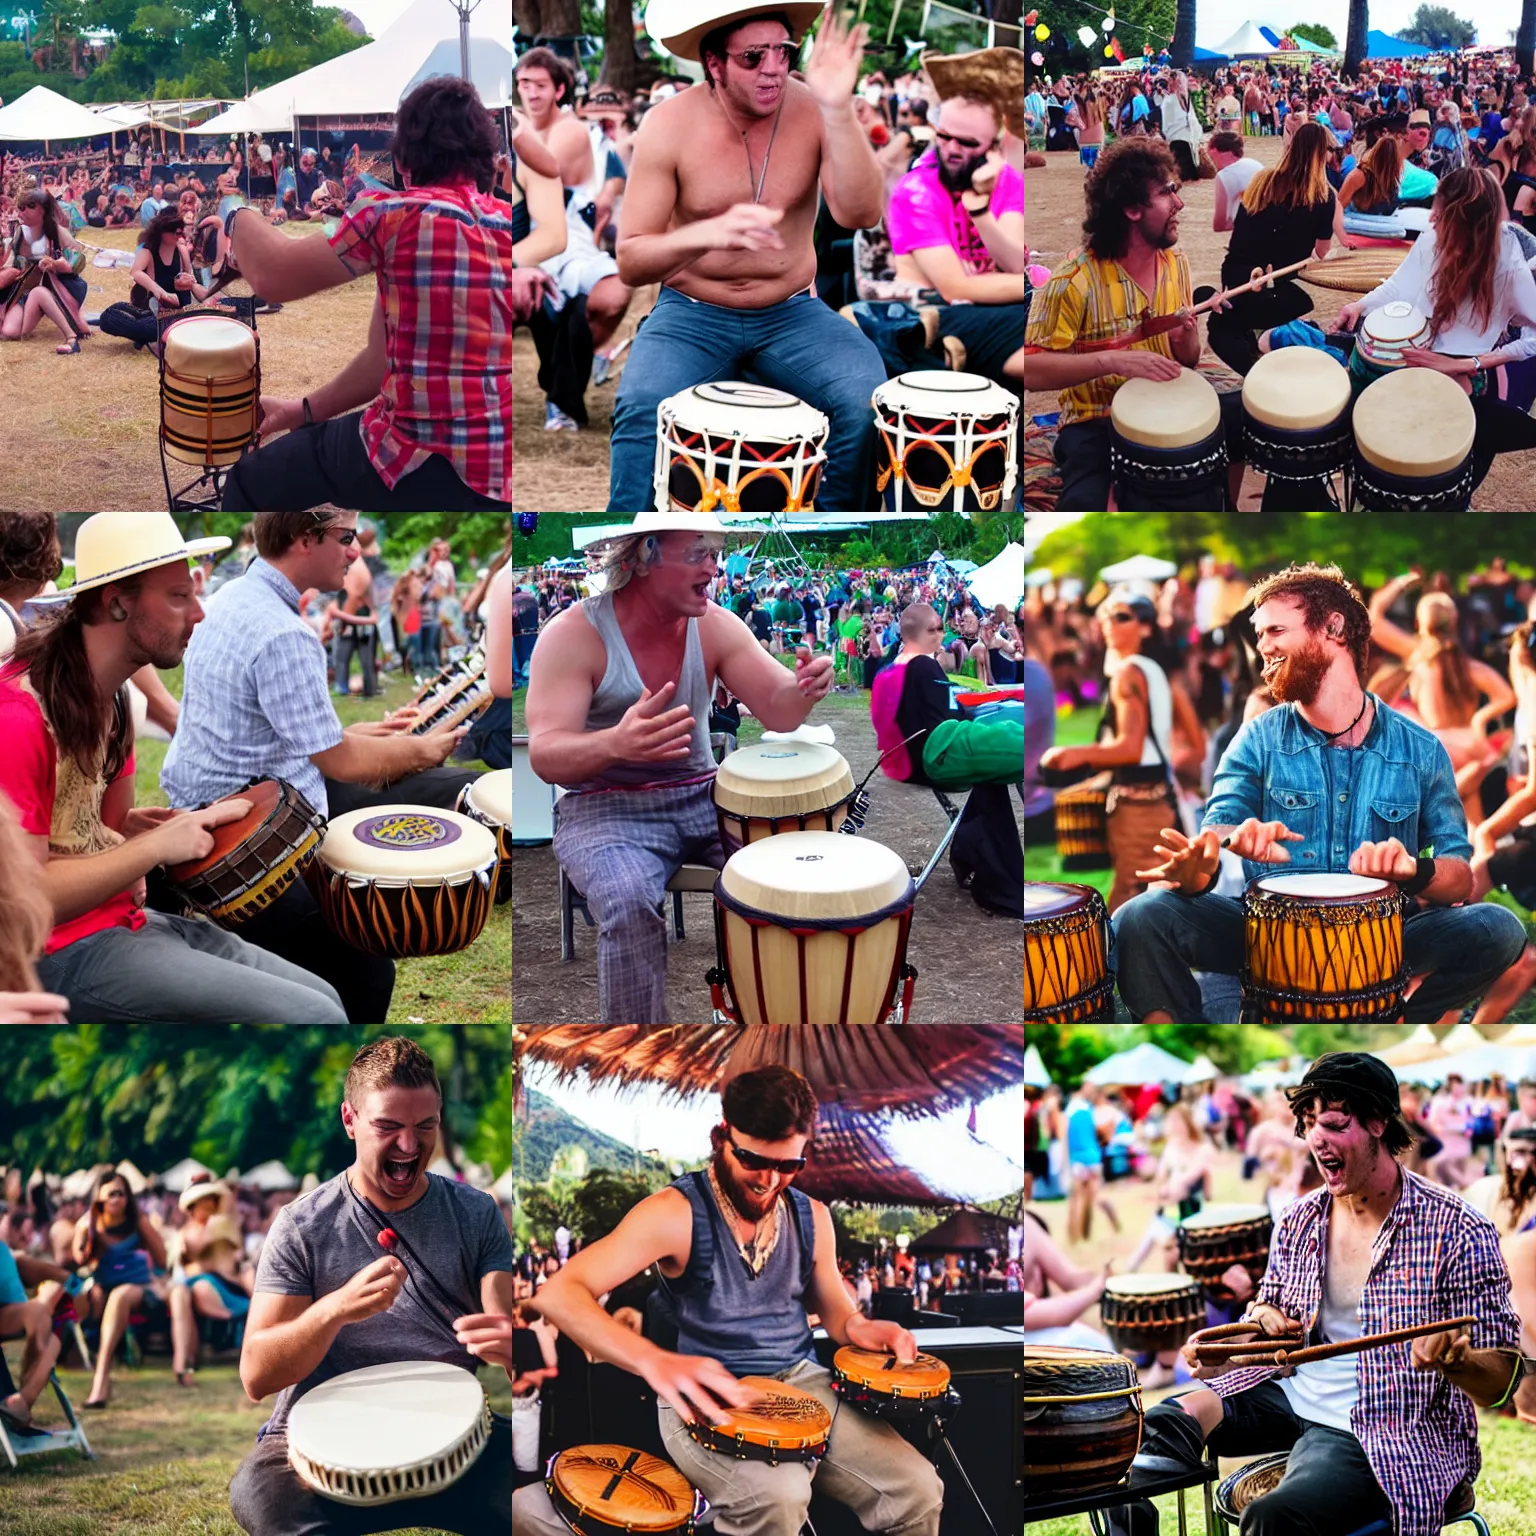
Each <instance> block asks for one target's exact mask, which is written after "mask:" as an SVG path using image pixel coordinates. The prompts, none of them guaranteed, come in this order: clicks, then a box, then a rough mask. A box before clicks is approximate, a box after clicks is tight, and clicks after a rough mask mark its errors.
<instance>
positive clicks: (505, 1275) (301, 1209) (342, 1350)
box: [229, 1038, 513, 1536]
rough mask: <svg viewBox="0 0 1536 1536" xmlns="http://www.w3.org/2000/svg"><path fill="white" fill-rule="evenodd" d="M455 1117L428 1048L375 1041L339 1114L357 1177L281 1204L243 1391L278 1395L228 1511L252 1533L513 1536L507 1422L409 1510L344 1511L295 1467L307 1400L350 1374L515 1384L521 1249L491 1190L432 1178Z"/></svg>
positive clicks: (409, 1454)
mask: <svg viewBox="0 0 1536 1536" xmlns="http://www.w3.org/2000/svg"><path fill="white" fill-rule="evenodd" d="M442 1110H443V1092H442V1088H441V1086H440V1085H439V1083H438V1079H437V1073H436V1071H435V1070H434V1068H433V1065H432V1059H431V1057H429V1056H428V1055H427V1053H426V1052H425V1051H423V1050H422V1048H421V1047H420V1046H419V1045H417V1044H416V1042H415V1041H413V1040H403V1039H399V1038H393V1039H383V1040H375V1041H373V1042H372V1043H371V1044H369V1045H365V1046H364V1047H363V1048H362V1050H360V1051H359V1052H358V1053H357V1055H356V1056H355V1057H354V1058H353V1061H352V1065H351V1068H350V1069H349V1071H348V1072H347V1081H346V1094H345V1098H344V1099H343V1101H342V1105H341V1123H342V1125H343V1126H344V1127H345V1128H346V1132H347V1136H348V1138H349V1139H350V1140H351V1141H353V1142H355V1143H356V1146H357V1154H356V1157H355V1159H354V1161H353V1163H352V1166H351V1167H350V1168H348V1169H346V1170H345V1171H344V1172H342V1173H340V1174H338V1175H337V1176H336V1177H335V1178H334V1179H328V1180H326V1182H325V1183H324V1184H322V1185H321V1186H320V1187H319V1188H318V1189H316V1190H314V1191H313V1192H312V1193H310V1194H307V1195H301V1196H300V1197H299V1199H297V1200H295V1201H294V1202H293V1204H292V1205H287V1206H284V1207H283V1209H282V1210H281V1211H279V1212H278V1214H277V1217H276V1219H275V1220H274V1221H273V1223H272V1230H271V1232H270V1233H269V1234H268V1235H267V1240H266V1243H265V1245H264V1246H263V1247H262V1250H261V1263H260V1265H259V1266H258V1268H257V1270H256V1291H255V1295H253V1296H252V1298H251V1310H250V1315H249V1318H248V1320H247V1323H246V1330H245V1344H244V1348H243V1349H242V1351H241V1354H240V1380H241V1383H242V1384H243V1385H244V1387H245V1390H246V1393H247V1395H248V1396H249V1397H250V1399H251V1401H252V1402H260V1401H261V1399H262V1398H264V1397H267V1396H268V1395H269V1394H271V1393H273V1392H276V1393H277V1394H278V1399H277V1402H276V1404H275V1405H274V1407H273V1410H272V1417H271V1418H270V1419H268V1421H267V1422H266V1424H265V1425H263V1426H262V1428H261V1430H260V1431H259V1433H258V1435H257V1440H256V1449H255V1450H254V1451H252V1452H251V1454H250V1455H249V1456H247V1457H246V1459H245V1460H244V1461H243V1462H242V1463H241V1464H240V1468H239V1470H238V1471H237V1472H236V1473H235V1476H234V1479H233V1480H232V1481H231V1483H230V1485H229V1505H230V1510H231V1512H232V1513H233V1514H234V1517H235V1519H236V1520H237V1521H238V1522H239V1524H240V1528H241V1529H242V1530H243V1531H246V1532H248V1533H249V1536H300V1533H303V1536H367V1533H371V1532H377V1531H396V1530H402V1529H407V1528H412V1527H416V1526H428V1527H430V1528H432V1529H433V1530H439V1529H440V1530H444V1531H455V1532H458V1533H460V1536H484V1533H485V1532H487V1531H498V1530H500V1531H504V1530H505V1529H506V1526H507V1506H508V1503H509V1502H510V1500H511V1497H512V1430H511V1426H510V1425H509V1424H508V1423H507V1422H506V1421H505V1420H503V1419H497V1420H496V1421H495V1422H494V1423H493V1425H492V1428H491V1433H490V1442H489V1444H488V1445H486V1447H485V1449H484V1451H483V1452H482V1453H481V1454H480V1456H479V1457H478V1459H477V1460H476V1461H475V1462H474V1463H473V1465H471V1466H470V1467H469V1469H468V1470H467V1471H466V1472H465V1473H464V1474H463V1475H462V1476H461V1477H460V1478H459V1479H458V1480H457V1481H456V1482H454V1483H453V1484H452V1486H451V1487H448V1488H446V1489H443V1490H442V1491H441V1492H438V1493H435V1494H431V1495H429V1496H427V1497H425V1498H414V1499H407V1500H406V1501H404V1502H403V1503H396V1504H385V1505H382V1506H378V1507H374V1508H369V1509H361V1508H352V1507H349V1506H347V1505H344V1504H339V1503H335V1502H332V1501H331V1500H329V1499H327V1498H325V1497H323V1496H321V1495H320V1494H318V1493H316V1492H314V1491H313V1490H312V1489H311V1488H310V1486H309V1485H308V1484H307V1483H305V1482H303V1481H301V1479H300V1478H299V1476H298V1474H297V1473H296V1472H295V1471H294V1470H293V1469H292V1467H291V1466H290V1464H289V1460H288V1431H287V1425H288V1419H289V1415H290V1413H291V1412H292V1411H293V1407H294V1404H295V1403H297V1402H298V1401H300V1399H302V1398H303V1396H304V1394H305V1393H306V1392H308V1391H310V1390H311V1389H312V1388H314V1387H317V1386H319V1385H320V1384H321V1383H322V1382H325V1381H329V1380H330V1379H331V1378H332V1377H334V1376H339V1375H341V1374H342V1373H343V1372H345V1371H355V1370H361V1369H363V1368H364V1367H366V1366H370V1365H382V1364H387V1363H390V1362H393V1361H413V1360H437V1361H441V1362H444V1363H445V1364H450V1365H456V1366H459V1367H461V1368H462V1369H464V1370H466V1371H470V1372H473V1371H474V1370H475V1368H476V1366H477V1365H478V1364H479V1363H481V1362H484V1363H485V1364H486V1365H493V1366H500V1367H501V1368H502V1370H504V1371H505V1372H506V1373H507V1378H508V1380H510V1379H511V1377H512V1372H513V1367H512V1238H511V1235H510V1234H509V1233H508V1231H507V1227H506V1223H505V1222H503V1221H502V1219H501V1214H500V1212H499V1211H498V1209H497V1206H496V1202H495V1201H494V1200H493V1199H492V1198H491V1197H490V1196H489V1195H487V1194H485V1193H483V1192H482V1191H480V1190H477V1189H475V1188H474V1187H473V1186H472V1185H470V1184H465V1183H461V1182H458V1181H455V1180H453V1179H445V1178H441V1177H439V1176H438V1175H437V1174H433V1173H428V1172H427V1167H428V1165H429V1164H430V1163H431V1162H432V1159H433V1157H434V1155H435V1154H436V1150H437V1141H438V1131H439V1127H440V1126H441V1123H442ZM381 1231H390V1232H392V1233H393V1234H395V1237H394V1244H395V1246H396V1248H397V1251H396V1252H389V1253H384V1254H381V1245H380V1242H379V1234H380V1232H381ZM450 1301H451V1302H452V1303H453V1309H452V1310H451V1311H450V1310H449V1308H448V1303H449V1302H450ZM398 1450H399V1455H400V1465H401V1466H402V1467H404V1466H408V1465H410V1464H411V1462H412V1461H414V1460H415V1459H416V1453H414V1452H413V1447H412V1446H411V1445H410V1444H409V1443H406V1444H402V1445H400V1446H399V1447H398Z"/></svg>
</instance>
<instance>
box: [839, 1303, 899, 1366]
mask: <svg viewBox="0 0 1536 1536" xmlns="http://www.w3.org/2000/svg"><path fill="white" fill-rule="evenodd" d="M844 1331H845V1332H846V1333H847V1335H848V1342H849V1343H850V1344H852V1345H854V1346H856V1347H857V1348H859V1349H871V1350H874V1351H875V1353H877V1354H891V1355H895V1356H896V1361H897V1363H898V1364H899V1365H911V1364H912V1362H913V1361H914V1360H916V1359H917V1340H916V1339H914V1338H913V1337H912V1335H911V1334H910V1333H908V1332H907V1330H906V1329H905V1328H903V1327H902V1326H901V1324H900V1323H893V1322H889V1321H876V1320H875V1319H874V1318H871V1317H864V1316H862V1315H859V1314H855V1315H854V1316H853V1317H850V1318H849V1319H848V1323H847V1327H846V1328H845V1329H844Z"/></svg>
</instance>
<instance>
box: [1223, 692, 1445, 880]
mask: <svg viewBox="0 0 1536 1536" xmlns="http://www.w3.org/2000/svg"><path fill="white" fill-rule="evenodd" d="M1371 698H1372V699H1373V700H1374V704H1375V714H1376V718H1375V719H1374V720H1373V721H1372V723H1371V728H1370V731H1369V732H1368V733H1367V735H1366V738H1365V740H1364V741H1363V742H1362V743H1361V744H1360V745H1359V746H1358V747H1356V748H1354V749H1352V750H1348V751H1344V750H1340V749H1337V748H1332V747H1326V746H1325V745H1324V743H1323V736H1322V733H1321V732H1320V731H1316V730H1314V729H1313V728H1312V727H1311V726H1310V725H1308V724H1307V723H1306V721H1305V720H1303V719H1302V718H1301V715H1300V713H1299V712H1298V710H1297V708H1296V706H1295V705H1294V704H1280V705H1277V706H1276V707H1275V708H1273V709H1269V710H1266V711H1265V712H1264V713H1263V714H1262V715H1260V716H1258V718H1257V719H1254V720H1250V721H1249V722H1248V724H1247V725H1245V726H1244V727H1243V728H1242V729H1241V730H1240V731H1239V732H1238V733H1237V735H1236V736H1234V737H1233V738H1232V742H1231V745H1230V746H1228V748H1227V750H1226V751H1225V752H1224V753H1223V754H1222V757H1221V761H1220V762H1219V763H1218V764H1217V765H1216V778H1215V782H1214V783H1213V784H1212V786H1211V794H1210V798H1209V799H1208V800H1207V801H1206V803H1205V815H1204V818H1203V820H1202V823H1201V828H1202V830H1204V829H1205V828H1208V827H1228V826H1236V825H1237V823H1238V822H1240V821H1244V820H1246V819H1247V818H1248V817H1250V816H1255V817H1257V818H1258V819H1259V820H1260V821H1280V822H1284V823H1285V825H1286V826H1287V827H1288V828H1290V830H1291V831H1292V832H1299V833H1301V836H1302V839H1303V840H1302V841H1301V842H1299V843H1286V844H1285V845H1284V846H1285V847H1286V849H1287V850H1288V851H1289V853H1290V855H1291V862H1290V864H1289V865H1288V866H1277V865H1274V864H1258V863H1255V862H1254V861H1253V860H1251V859H1244V860H1243V878H1244V879H1245V880H1254V879H1257V878H1258V877H1259V876H1261V875H1273V874H1277V873H1279V872H1280V871H1281V870H1282V869H1288V870H1289V871H1290V872H1291V873H1295V874H1347V873H1348V871H1349V860H1350V855H1351V854H1353V853H1354V851H1355V849H1357V848H1358V847H1359V846H1360V845H1361V844H1362V843H1382V842H1385V841H1386V840H1387V839H1388V838H1389V837H1395V838H1396V839H1397V840H1398V842H1400V843H1401V844H1402V845H1403V847H1405V848H1406V849H1407V850H1408V851H1409V853H1412V854H1414V855H1416V856H1419V857H1429V856H1430V855H1434V856H1435V857H1438V858H1442V859H1444V858H1452V859H1470V858H1471V856H1472V845H1471V844H1470V843H1469V842H1468V841H1467V821H1466V816H1465V814H1464V812H1463V811H1462V807H1461V797H1460V795H1458V794H1457V792H1456V776H1455V774H1454V773H1453V772H1452V770H1451V759H1450V756H1449V755H1448V754H1447V752H1446V750H1445V748H1444V747H1443V746H1441V744H1440V742H1439V740H1438V739H1437V738H1436V737H1435V736H1434V735H1433V734H1431V733H1430V732H1429V731H1427V730H1425V729H1424V727H1423V726H1421V725H1415V724H1414V723H1413V722H1412V721H1411V720H1408V719H1405V718H1404V717H1403V716H1402V715H1400V714H1398V713H1397V711H1396V710H1393V709H1388V708H1387V707H1386V706H1385V705H1384V704H1382V702H1381V700H1380V699H1377V698H1376V696H1375V695H1374V694H1372V695H1371ZM1325 753H1326V754H1328V755H1329V756H1330V757H1331V758H1333V759H1335V761H1334V762H1333V763H1332V764H1331V765H1330V766H1331V767H1332V769H1333V773H1332V778H1331V780H1330V774H1329V771H1328V768H1325V766H1324V762H1323V758H1324V754H1325Z"/></svg>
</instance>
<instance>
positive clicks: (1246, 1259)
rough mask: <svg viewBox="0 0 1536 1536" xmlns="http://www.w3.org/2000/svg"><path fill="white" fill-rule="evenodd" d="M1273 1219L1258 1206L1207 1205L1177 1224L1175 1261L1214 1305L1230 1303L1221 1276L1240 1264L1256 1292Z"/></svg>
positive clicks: (1263, 1265)
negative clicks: (1177, 1247)
mask: <svg viewBox="0 0 1536 1536" xmlns="http://www.w3.org/2000/svg"><path fill="white" fill-rule="evenodd" d="M1274 1229H1275V1223H1274V1220H1273V1219H1272V1218H1271V1216H1270V1214H1269V1211H1268V1210H1267V1209H1266V1208H1265V1207H1264V1206H1262V1205H1208V1206H1206V1208H1205V1209H1204V1210H1203V1211H1196V1212H1195V1214H1194V1215H1193V1216H1186V1217H1185V1218H1184V1220H1183V1221H1181V1222H1180V1223H1179V1225H1178V1244H1179V1262H1180V1263H1181V1264H1182V1265H1183V1266H1184V1270H1185V1273H1186V1274H1188V1275H1190V1276H1191V1277H1192V1278H1193V1279H1194V1280H1196V1281H1198V1282H1199V1284H1200V1286H1201V1288H1202V1289H1203V1290H1204V1292H1205V1295H1206V1298H1207V1299H1208V1300H1210V1301H1214V1302H1215V1303H1216V1304H1217V1305H1218V1306H1227V1305H1230V1303H1231V1302H1232V1301H1233V1299H1234V1298H1233V1295H1232V1292H1231V1290H1230V1288H1229V1287H1227V1286H1226V1285H1224V1284H1222V1279H1221V1277H1222V1276H1223V1275H1224V1274H1226V1272H1227V1271H1228V1270H1229V1269H1230V1268H1231V1267H1232V1266H1233V1265H1234V1264H1241V1265H1242V1266H1243V1268H1244V1269H1246V1270H1247V1271H1248V1278H1249V1279H1250V1280H1252V1281H1253V1284H1254V1287H1255V1289H1257V1287H1258V1284H1259V1281H1260V1280H1262V1279H1263V1278H1264V1271H1265V1269H1267V1268H1268V1266H1269V1240H1270V1237H1271V1235H1272V1234H1273V1232H1274Z"/></svg>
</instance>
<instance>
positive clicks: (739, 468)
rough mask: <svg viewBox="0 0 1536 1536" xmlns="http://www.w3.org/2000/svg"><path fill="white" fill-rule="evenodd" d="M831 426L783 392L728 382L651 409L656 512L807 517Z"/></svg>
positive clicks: (669, 399) (687, 392)
mask: <svg viewBox="0 0 1536 1536" xmlns="http://www.w3.org/2000/svg"><path fill="white" fill-rule="evenodd" d="M831 430H832V424H831V422H830V421H828V420H827V418H826V416H825V415H824V414H823V413H822V412H821V411H818V410H817V409H816V408H815V407H814V406H811V405H807V404H806V403H805V401H803V400H797V399H796V398H795V396H793V395H789V394H785V392H784V391H783V390H781V389H766V388H764V387H763V386H762V385H759V384H740V383H735V382H732V381H729V380H726V381H722V382H719V383H714V384H698V385H695V386H694V388H692V389H685V390H684V391H683V392H682V393H681V394H677V395H669V396H668V397H667V399H665V400H663V401H662V402H661V404H660V405H659V406H658V407H657V408H656V471H655V481H656V507H655V510H656V511H658V512H713V511H715V510H716V508H719V509H721V510H722V511H726V512H809V511H814V510H815V507H816V492H817V489H818V488H819V486H820V484H821V472H822V469H823V468H824V467H825V465H826V462H827V434H828V433H829V432H830V431H831Z"/></svg>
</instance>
